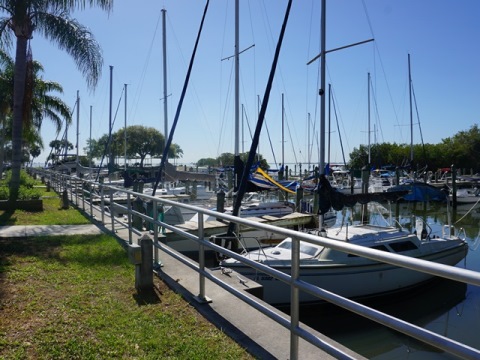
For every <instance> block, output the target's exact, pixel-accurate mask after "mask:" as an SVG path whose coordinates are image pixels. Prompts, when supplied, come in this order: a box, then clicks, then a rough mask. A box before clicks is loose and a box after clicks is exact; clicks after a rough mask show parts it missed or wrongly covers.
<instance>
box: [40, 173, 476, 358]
mask: <svg viewBox="0 0 480 360" xmlns="http://www.w3.org/2000/svg"><path fill="white" fill-rule="evenodd" d="M36 171H37V173H38V174H39V175H40V176H42V177H43V178H44V179H48V181H50V184H51V185H52V186H53V188H54V189H55V190H56V191H57V192H58V193H60V194H61V193H62V191H64V190H65V189H67V191H69V194H70V201H72V202H74V203H75V204H76V205H77V206H78V207H81V208H82V209H83V210H84V211H85V212H86V213H87V214H89V215H90V216H92V217H95V216H96V215H95V214H94V211H96V212H97V213H98V212H100V214H101V221H102V223H104V224H105V216H106V214H105V211H106V208H107V207H106V205H105V197H106V196H105V193H106V191H107V190H108V191H109V195H108V197H109V212H110V215H111V216H110V230H111V231H112V232H113V233H115V232H116V231H117V230H116V227H119V226H120V227H122V228H124V229H127V230H128V234H129V235H128V242H129V243H130V244H131V243H132V239H133V234H137V235H141V234H142V231H141V230H138V229H136V228H135V227H134V226H133V222H134V220H133V219H134V218H135V217H136V218H137V220H138V219H141V220H142V221H145V222H146V223H147V224H151V226H153V238H154V250H155V251H154V263H155V264H157V265H159V264H160V259H159V255H158V250H159V249H161V250H162V251H163V252H165V253H166V254H168V255H170V256H172V257H173V258H175V259H177V260H178V261H180V262H182V263H183V264H185V265H186V266H188V267H189V268H191V269H192V270H194V271H196V272H198V273H199V275H200V276H199V284H198V286H199V295H198V296H197V299H198V301H208V300H209V299H208V298H207V294H206V293H205V280H206V279H209V280H210V281H212V282H213V283H215V284H217V285H219V286H220V287H221V288H223V289H224V290H226V291H228V292H230V293H232V294H233V295H235V296H236V297H238V298H239V299H241V300H243V301H244V302H246V303H247V304H249V305H250V306H252V307H253V308H255V309H257V310H258V311H260V312H262V313H263V314H265V315H266V316H268V317H270V318H271V319H272V320H274V321H276V322H277V323H279V324H280V325H282V326H283V327H285V328H287V329H289V331H290V334H291V337H290V358H291V359H297V358H298V344H299V337H301V338H303V339H305V340H306V341H308V342H310V343H312V344H313V345H315V346H317V347H318V348H320V349H322V350H323V351H325V352H327V353H329V354H330V355H332V356H335V357H336V358H342V359H351V358H352V357H351V356H350V355H348V354H346V353H344V352H343V351H341V350H339V349H337V348H335V347H334V346H332V345H331V344H329V343H326V342H324V341H322V340H321V339H319V338H318V337H316V336H315V335H313V334H311V333H310V332H308V331H307V330H305V329H304V328H302V327H301V323H300V321H299V309H300V301H299V291H304V292H307V293H309V294H312V295H314V296H316V297H318V298H319V299H322V300H325V301H327V302H329V303H332V304H335V305H337V306H340V307H342V308H344V309H347V310H349V311H351V312H354V313H356V314H359V315H361V316H363V317H365V318H368V319H370V320H373V321H375V322H377V323H379V324H382V325H384V326H387V327H389V328H391V329H394V330H396V331H399V332H401V333H404V334H406V335H409V336H411V337H413V338H415V339H417V340H420V341H422V342H424V343H426V344H429V345H432V346H434V347H436V348H438V349H441V350H443V351H445V352H447V353H450V354H453V355H455V356H458V357H461V358H465V359H478V358H480V350H479V349H475V348H472V347H470V346H468V345H465V344H462V343H459V342H457V341H454V340H452V339H450V338H448V337H445V336H442V335H439V334H437V333H434V332H432V331H429V330H426V329H424V328H421V327H419V326H416V325H413V324H411V323H408V322H406V321H403V320H400V319H398V318H395V317H393V316H390V315H387V314H385V313H382V312H380V311H378V310H375V309H372V308H370V307H368V306H365V305H362V304H359V303H357V302H355V301H352V300H350V299H347V298H344V297H342V296H339V295H337V294H334V293H332V292H329V291H326V290H324V289H321V288H319V287H317V286H314V285H312V284H309V283H307V282H305V281H303V280H301V279H300V276H299V253H300V251H299V247H300V243H299V242H300V241H306V242H310V243H315V244H319V245H322V246H326V247H330V248H332V249H335V250H338V251H344V252H348V253H351V254H354V255H357V256H361V257H366V258H369V259H372V260H376V261H379V262H383V263H388V264H392V265H395V266H399V267H404V268H408V269H411V270H415V271H420V272H424V273H428V274H431V275H435V276H439V277H443V278H447V279H451V280H455V281H459V282H463V283H467V284H471V285H474V286H480V273H478V272H475V271H471V270H467V269H461V268H457V267H452V266H448V265H443V264H438V263H434V262H430V261H426V260H420V259H415V258H411V257H407V256H402V255H397V254H392V253H387V252H384V251H380V250H375V249H370V248H366V247H362V246H358V245H353V244H350V243H348V242H339V241H335V240H331V239H328V238H323V237H319V236H315V235H310V234H307V233H303V232H297V231H294V230H290V229H286V228H280V227H275V226H272V225H268V224H263V223H258V222H254V221H251V220H248V219H245V218H240V217H234V216H230V215H227V214H224V213H218V212H215V211H211V210H207V209H204V208H200V207H196V206H192V205H188V204H185V203H180V202H175V201H171V200H167V199H162V198H157V197H152V196H149V195H145V194H139V193H135V192H133V191H130V190H126V189H121V188H117V187H114V186H110V185H108V184H102V183H95V182H93V181H91V180H86V179H79V178H76V177H71V176H67V175H62V174H59V173H54V172H50V171H45V170H36ZM114 191H116V192H117V193H118V194H125V195H126V202H125V204H118V203H116V202H115V198H114V196H113V192H114ZM74 198H75V201H73V200H74ZM132 198H134V199H135V200H132ZM138 199H143V200H147V201H150V202H151V203H152V204H153V208H152V210H153V213H152V216H149V215H147V214H144V213H143V212H140V211H138V210H136V209H135V208H134V202H135V201H140V200H138ZM95 202H99V205H96V204H95ZM86 203H87V206H86ZM157 204H163V205H171V206H177V207H180V208H184V209H188V210H191V211H195V212H197V213H198V217H199V221H198V231H197V235H194V234H192V233H188V232H186V231H184V230H182V229H179V228H178V227H176V226H174V225H170V224H167V223H165V222H163V221H160V220H159V219H158V213H157ZM87 209H88V211H87ZM116 210H122V211H124V212H125V214H126V216H127V221H126V222H124V221H120V220H119V219H117V218H116V217H115V216H114V214H115V211H116ZM205 216H214V217H215V218H219V219H222V220H225V221H227V222H234V223H236V224H238V225H243V226H246V227H249V228H253V229H259V230H267V231H271V232H274V233H276V234H280V235H282V236H285V237H291V238H292V239H293V243H292V259H291V260H292V269H291V275H288V274H286V273H283V272H281V271H278V270H275V269H273V268H271V267H269V266H266V265H264V264H262V263H259V262H256V261H254V260H251V259H248V258H246V257H243V256H241V255H239V254H238V253H236V252H233V251H230V250H228V249H226V248H224V247H222V246H219V245H216V244H215V243H213V242H210V241H208V240H206V239H205V235H204V228H203V224H204V222H203V219H204V217H205ZM105 225H107V224H105ZM159 227H163V228H165V229H168V230H170V231H172V232H173V233H176V234H179V235H180V236H182V237H183V238H185V239H190V240H193V241H195V242H197V243H198V244H199V253H198V259H199V260H198V262H196V261H193V260H191V259H190V258H188V257H186V256H183V255H182V254H179V253H177V252H176V251H173V250H171V249H170V248H169V247H167V246H163V245H162V243H161V242H160V241H159ZM207 250H212V251H214V252H217V253H220V254H223V255H225V256H227V257H231V258H234V259H236V260H238V261H240V262H242V263H244V264H246V265H248V266H250V267H252V268H254V269H256V270H258V271H260V272H262V273H265V274H267V275H270V276H272V277H274V278H276V279H278V280H280V281H282V282H284V283H286V284H288V285H290V286H291V290H292V297H291V305H290V319H288V318H287V317H283V316H280V315H279V314H278V313H277V312H275V311H272V310H271V309H270V308H269V307H267V306H265V305H264V303H263V302H262V301H260V300H257V299H255V298H252V297H251V296H249V295H247V294H246V293H245V292H243V291H241V290H237V289H235V288H234V287H232V286H231V285H229V284H227V283H225V282H224V281H222V280H221V279H219V278H218V277H216V276H214V275H212V273H211V272H208V271H207V270H206V265H205V252H206V251H207Z"/></svg>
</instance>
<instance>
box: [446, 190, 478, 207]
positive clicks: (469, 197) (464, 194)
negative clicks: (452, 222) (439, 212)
mask: <svg viewBox="0 0 480 360" xmlns="http://www.w3.org/2000/svg"><path fill="white" fill-rule="evenodd" d="M449 198H450V201H453V196H452V194H450V195H449ZM456 198H457V204H475V203H478V202H480V188H470V189H468V188H462V189H458V190H457V196H456Z"/></svg>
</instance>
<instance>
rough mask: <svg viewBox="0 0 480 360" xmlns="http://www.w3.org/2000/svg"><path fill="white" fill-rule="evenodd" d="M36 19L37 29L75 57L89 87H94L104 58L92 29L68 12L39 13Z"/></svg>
mask: <svg viewBox="0 0 480 360" xmlns="http://www.w3.org/2000/svg"><path fill="white" fill-rule="evenodd" d="M36 19H37V30H38V31H39V32H41V33H42V35H43V36H44V37H45V38H47V39H48V40H51V41H53V42H56V43H57V45H58V46H59V48H60V49H61V50H65V51H66V52H68V53H69V54H70V55H71V56H72V57H73V60H74V61H75V63H76V65H77V68H78V69H79V70H80V72H81V73H82V74H83V75H84V76H85V78H86V81H87V85H88V87H90V88H91V89H94V88H95V87H96V85H97V82H98V80H99V78H100V75H101V71H102V65H103V58H102V53H101V49H100V46H99V44H98V43H97V42H96V41H95V39H94V37H93V34H92V33H91V32H90V30H89V29H88V28H86V27H85V26H83V25H82V24H80V23H79V22H78V21H77V20H75V19H71V18H70V17H69V16H68V13H66V12H61V13H57V14H52V13H39V14H37V17H36Z"/></svg>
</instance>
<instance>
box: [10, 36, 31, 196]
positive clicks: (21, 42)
mask: <svg viewBox="0 0 480 360" xmlns="http://www.w3.org/2000/svg"><path fill="white" fill-rule="evenodd" d="M27 41H28V40H27V39H26V38H24V37H21V36H19V37H17V49H16V54H15V82H14V85H13V129H12V180H11V183H10V198H9V200H10V202H12V203H13V202H15V201H16V200H17V198H18V191H19V188H20V168H21V166H22V132H23V98H24V95H25V78H26V69H27Z"/></svg>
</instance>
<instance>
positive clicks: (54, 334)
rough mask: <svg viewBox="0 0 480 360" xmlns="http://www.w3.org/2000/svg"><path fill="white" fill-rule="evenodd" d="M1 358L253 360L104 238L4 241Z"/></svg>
mask: <svg viewBox="0 0 480 360" xmlns="http://www.w3.org/2000/svg"><path fill="white" fill-rule="evenodd" d="M0 316H1V321H0V359H112V358H119V359H131V358H132V359H166V358H168V359H220V358H221V359H250V358H252V357H251V356H250V355H249V354H248V353H246V351H245V350H244V349H242V348H241V347H240V346H238V344H236V343H235V342H234V341H233V340H231V339H230V338H229V337H228V336H226V335H225V334H224V333H222V332H221V331H220V330H219V329H217V328H216V327H214V326H213V325H212V324H210V323H209V322H207V321H206V320H205V319H204V318H203V317H202V316H201V315H199V314H198V313H197V312H196V310H195V309H194V308H193V307H191V306H190V305H189V304H188V303H187V302H185V301H184V300H183V299H182V298H181V297H180V295H178V294H176V293H174V292H173V291H171V290H170V289H169V288H168V287H167V286H166V285H165V284H164V283H163V282H162V281H161V280H160V279H158V278H156V277H155V291H154V292H153V293H151V294H146V295H143V296H139V295H138V293H137V291H136V289H135V279H134V266H133V265H131V264H130V263H129V262H128V259H127V256H126V254H125V252H124V250H123V249H122V248H121V247H120V246H119V244H118V243H117V241H116V240H115V239H114V238H112V237H110V236H107V235H96V236H69V237H58V236H57V237H39V238H30V239H0Z"/></svg>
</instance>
